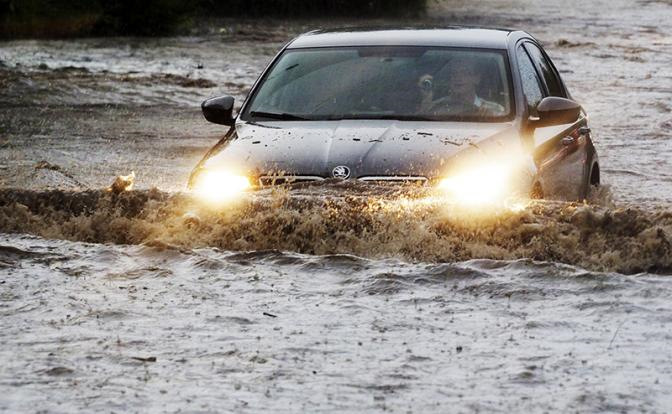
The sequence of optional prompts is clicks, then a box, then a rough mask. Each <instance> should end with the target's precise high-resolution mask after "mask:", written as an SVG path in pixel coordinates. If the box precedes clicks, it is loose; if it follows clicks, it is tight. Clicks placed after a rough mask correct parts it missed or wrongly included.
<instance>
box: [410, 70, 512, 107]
mask: <svg viewBox="0 0 672 414" xmlns="http://www.w3.org/2000/svg"><path fill="white" fill-rule="evenodd" d="M447 69H448V70H447V71H440V72H439V73H437V76H436V79H435V78H434V77H433V76H432V75H430V74H424V75H422V76H420V78H419V79H418V87H419V89H420V105H419V106H418V111H417V112H418V113H419V114H423V115H429V114H431V115H471V116H474V115H475V116H486V117H487V116H502V115H506V114H505V109H504V107H503V106H502V105H500V104H498V103H496V102H491V101H487V100H485V99H483V98H481V97H479V96H478V94H477V90H478V86H479V85H480V83H481V71H480V68H479V67H478V65H477V64H476V61H475V60H474V59H467V60H461V61H456V62H453V63H451V64H450V67H448V68H447Z"/></svg>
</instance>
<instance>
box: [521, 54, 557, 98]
mask: <svg viewBox="0 0 672 414" xmlns="http://www.w3.org/2000/svg"><path fill="white" fill-rule="evenodd" d="M525 49H527V51H528V52H529V53H530V56H531V57H532V60H533V61H534V62H535V63H536V64H537V67H538V68H539V69H540V70H541V76H542V77H543V78H544V82H546V87H547V88H548V94H549V95H550V96H559V97H561V98H565V97H566V96H565V91H564V90H563V89H562V84H561V83H560V80H559V79H558V77H557V76H556V74H555V71H554V70H553V67H552V66H551V64H550V63H549V62H548V60H547V59H546V56H544V54H543V53H542V51H541V50H540V49H539V47H537V45H535V44H533V43H525Z"/></svg>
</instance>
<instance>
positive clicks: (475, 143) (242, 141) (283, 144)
mask: <svg viewBox="0 0 672 414" xmlns="http://www.w3.org/2000/svg"><path fill="white" fill-rule="evenodd" d="M428 124H429V125H428ZM513 133H514V130H513V127H512V124H511V123H465V122H446V123H443V122H441V123H439V122H432V123H428V122H409V121H388V120H376V121H372V120H342V121H289V122H288V121H283V122H264V123H263V124H262V123H248V122H238V123H237V124H236V126H235V130H234V131H232V133H231V134H228V135H227V137H225V138H224V140H223V141H222V142H220V143H219V144H218V145H217V146H215V148H213V150H211V151H210V153H209V154H208V155H207V156H206V158H205V159H204V160H203V161H202V162H201V164H199V167H205V168H225V169H229V170H236V171H238V172H240V173H245V174H250V175H256V176H259V175H267V174H274V173H280V172H282V173H284V174H288V175H310V176H319V177H324V178H329V177H332V171H333V170H334V168H335V167H338V166H346V167H348V168H349V170H350V177H351V178H362V177H372V176H423V177H427V178H429V179H433V178H436V177H439V176H441V174H442V172H443V171H444V170H445V169H446V167H447V164H450V163H451V162H452V160H453V159H454V158H455V157H456V155H458V154H462V153H465V152H473V151H478V152H488V151H494V150H497V151H500V152H501V146H502V145H503V142H505V141H509V139H508V138H510V137H511V136H513ZM516 141H519V140H516Z"/></svg>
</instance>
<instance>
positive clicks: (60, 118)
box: [0, 0, 672, 413]
mask: <svg viewBox="0 0 672 414" xmlns="http://www.w3.org/2000/svg"><path fill="white" fill-rule="evenodd" d="M548 3H549V2H547V1H522V0H520V1H515V0H506V1H497V2H494V1H492V0H488V1H466V0H465V1H451V2H436V3H434V2H432V4H431V6H430V12H429V15H428V16H427V17H426V18H425V19H424V20H423V22H424V23H430V24H449V23H463V24H484V25H488V26H509V27H517V28H522V29H526V30H528V31H530V32H531V33H533V34H534V35H535V36H536V37H537V38H538V39H540V40H541V41H542V43H544V45H546V47H547V50H548V51H549V54H550V55H551V57H552V58H553V59H554V61H555V63H556V65H557V66H558V67H559V68H560V70H561V72H562V73H563V77H564V78H565V81H566V83H567V84H568V87H569V88H570V91H571V92H572V93H573V95H574V97H575V98H576V99H577V100H578V101H579V102H581V103H582V104H583V105H584V106H585V108H586V109H587V111H588V113H589V114H590V116H591V118H590V122H591V127H592V129H593V136H594V137H595V141H596V146H597V149H598V152H599V155H600V161H601V164H602V179H603V182H605V183H606V184H607V186H606V187H605V188H604V189H603V190H601V192H600V193H599V194H597V195H596V196H595V197H594V199H592V200H591V203H589V204H586V205H584V204H573V203H560V202H536V203H531V204H529V205H528V206H527V207H525V208H516V209H502V210H497V211H492V212H488V213H487V214H483V213H475V212H471V211H463V210H460V209H456V208H451V207H449V206H446V205H445V204H444V203H442V202H441V200H440V199H436V198H434V197H432V195H431V194H428V193H427V192H426V191H424V190H419V189H394V188H388V187H384V188H383V187H381V188H377V187H375V186H374V187H372V186H368V185H362V184H353V183H341V184H332V185H327V186H317V187H307V188H303V189H297V190H294V191H285V190H263V191H260V192H257V193H253V194H250V195H248V196H246V197H244V198H243V199H241V200H240V201H238V202H237V203H236V204H235V205H232V206H230V208H228V209H226V210H223V211H222V210H219V211H218V210H212V209H208V208H206V207H204V206H202V205H200V203H198V202H197V201H196V200H194V199H193V198H192V197H191V196H190V195H189V194H187V193H185V192H184V191H183V190H184V188H185V185H186V180H187V177H188V174H189V171H190V169H191V168H192V167H193V166H194V164H195V163H196V162H197V161H198V160H199V159H200V157H202V155H203V154H204V152H205V151H206V150H207V149H208V148H209V147H210V146H211V145H213V144H214V143H215V142H216V141H217V140H218V139H219V137H221V136H222V134H223V132H224V131H223V129H222V128H221V127H218V126H215V125H212V124H207V123H206V122H205V121H204V120H203V119H202V116H201V115H200V113H199V104H200V101H201V100H202V99H204V98H206V97H209V96H214V95H218V94H223V93H230V94H233V95H234V96H236V98H237V100H238V102H241V101H242V99H243V98H244V96H245V94H246V92H247V90H248V89H249V87H250V86H251V84H252V83H253V82H254V80H255V79H256V77H257V75H258V73H259V72H260V70H261V69H262V68H263V67H264V65H265V64H266V63H267V62H268V61H269V60H270V59H271V57H272V56H273V54H274V53H275V52H276V50H277V49H278V48H279V47H280V46H281V45H282V44H283V42H284V41H286V40H287V39H289V38H291V37H292V36H293V35H294V34H296V33H299V32H301V31H305V30H309V29H312V28H315V27H321V26H332V25H338V24H352V22H333V21H330V22H326V21H320V20H313V21H302V22H299V23H294V24H291V25H288V24H285V23H279V22H263V21H257V22H254V21H248V22H233V21H228V20H224V21H212V22H208V23H207V24H206V25H204V27H203V28H200V29H198V30H195V31H194V33H193V34H192V35H190V36H185V37H173V38H162V39H132V38H113V39H82V40H51V41H44V40H40V41H30V40H18V41H4V42H2V43H0V90H1V91H2V92H0V315H1V317H0V391H1V393H0V395H1V396H0V411H6V412H73V411H86V412H89V411H96V410H102V411H106V412H107V411H114V412H177V411H182V412H222V411H229V412H259V411H268V410H272V411H280V412H317V411H332V412H378V411H383V410H387V411H392V412H447V411H448V412H500V411H501V412H507V411H508V412H511V411H513V412H558V411H560V412H604V413H613V412H652V413H657V412H660V413H664V412H670V411H672V394H670V392H669V390H670V388H671V387H672V346H670V345H672V302H671V301H670V297H672V279H671V278H670V276H671V275H672V207H671V204H670V203H671V202H672V144H671V143H670V138H672V70H670V68H669V62H670V61H672V4H670V3H669V1H668V2H665V1H632V0H617V1H593V2H584V1H578V0H568V1H564V2H554V3H553V4H548ZM380 23H382V22H380V21H378V22H376V21H374V22H362V23H361V24H380ZM402 23H408V22H402ZM130 171H135V173H136V175H137V180H136V189H137V190H136V191H132V192H127V193H123V194H121V195H113V194H111V193H108V192H106V191H104V190H103V188H105V187H106V186H108V185H109V184H110V183H111V182H112V180H113V179H114V177H115V176H117V175H119V174H124V175H125V174H127V173H129V172H130Z"/></svg>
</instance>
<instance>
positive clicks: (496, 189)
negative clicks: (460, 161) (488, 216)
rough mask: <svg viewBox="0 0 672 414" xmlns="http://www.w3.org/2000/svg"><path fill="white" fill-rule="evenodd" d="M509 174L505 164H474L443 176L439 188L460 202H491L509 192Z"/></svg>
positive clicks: (500, 198)
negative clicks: (474, 165)
mask: <svg viewBox="0 0 672 414" xmlns="http://www.w3.org/2000/svg"><path fill="white" fill-rule="evenodd" d="M511 174H512V167H511V166H510V165H506V164H486V165H481V166H476V167H472V168H468V169H466V170H464V171H458V172H457V173H455V174H453V175H450V176H448V177H446V178H444V179H443V180H441V181H440V182H439V189H441V190H442V191H443V192H445V193H446V194H447V195H449V196H450V197H451V198H452V199H454V200H455V201H456V202H458V203H460V204H466V205H471V206H475V205H486V204H493V203H496V202H498V201H502V200H503V199H504V198H505V197H506V196H507V195H509V194H510V193H511Z"/></svg>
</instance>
